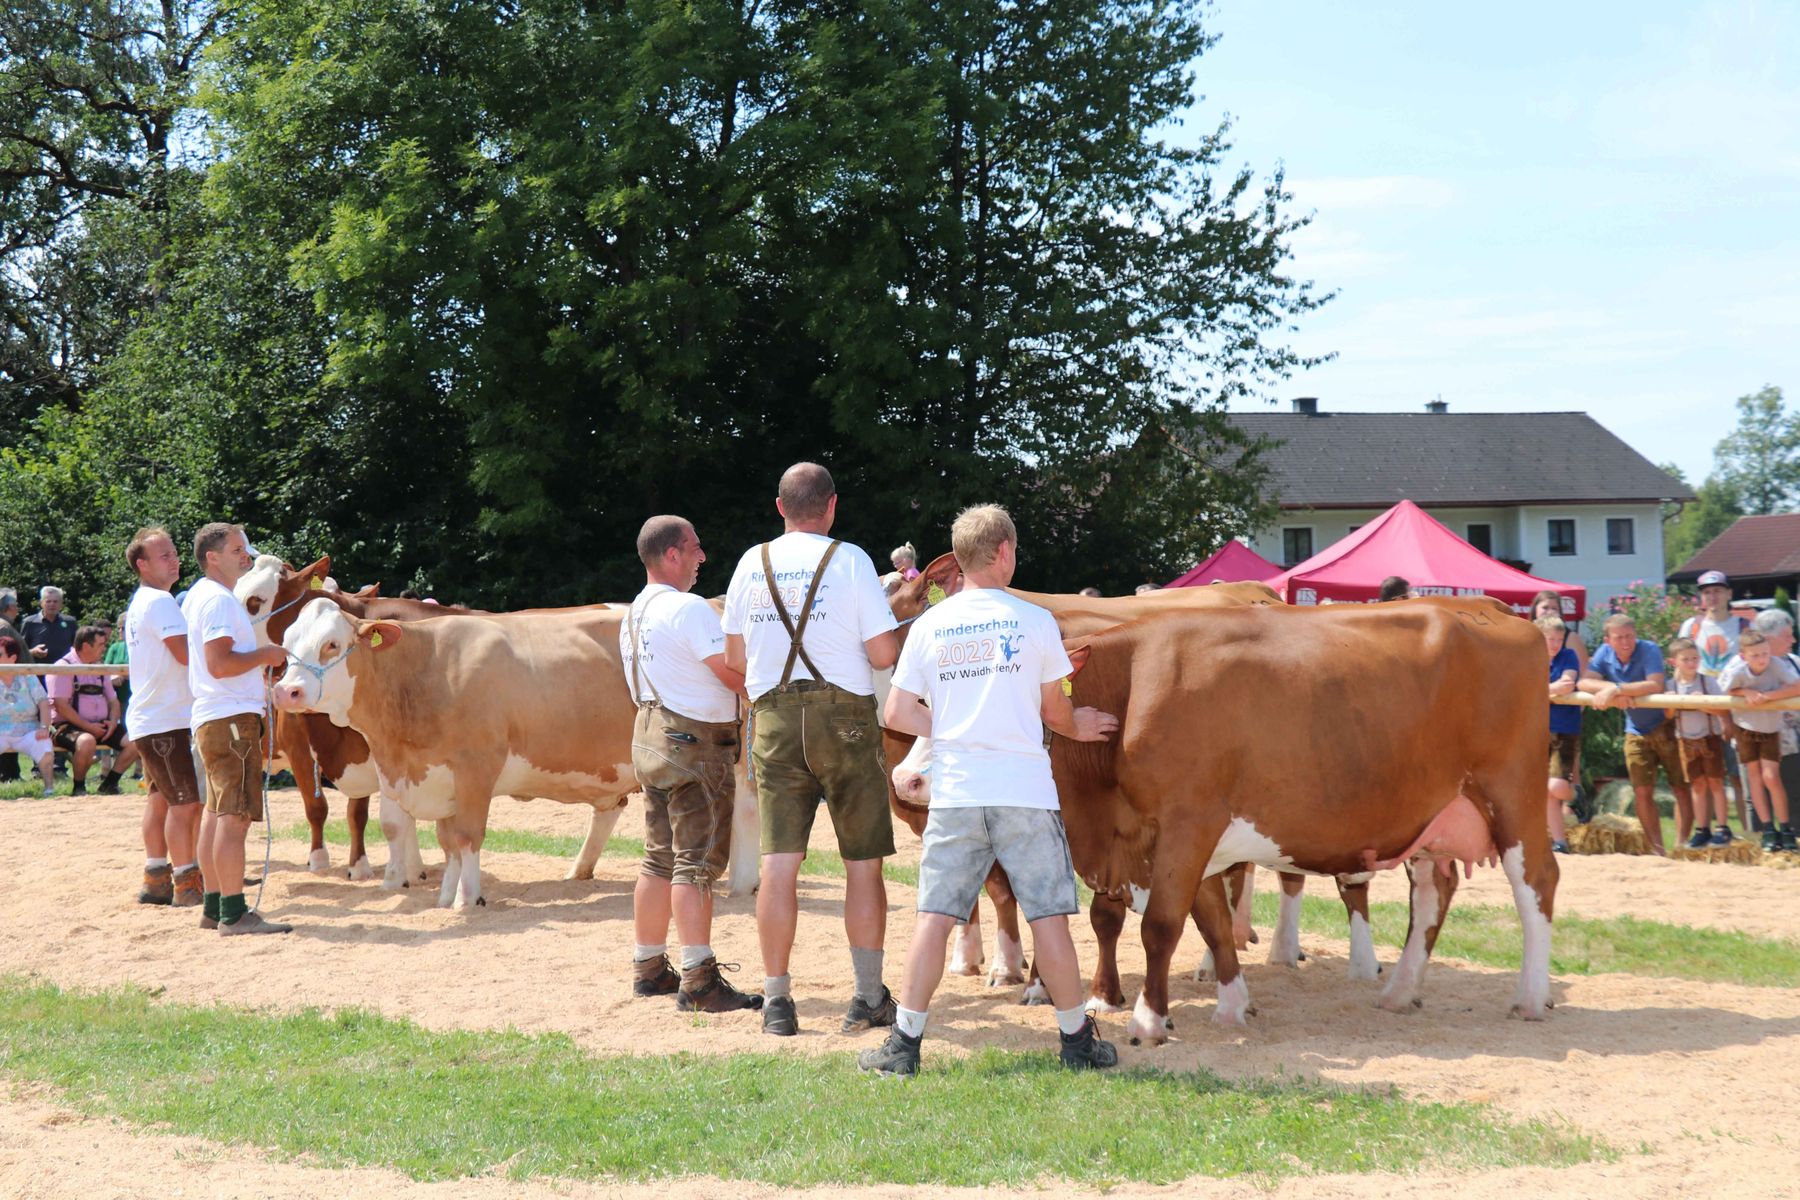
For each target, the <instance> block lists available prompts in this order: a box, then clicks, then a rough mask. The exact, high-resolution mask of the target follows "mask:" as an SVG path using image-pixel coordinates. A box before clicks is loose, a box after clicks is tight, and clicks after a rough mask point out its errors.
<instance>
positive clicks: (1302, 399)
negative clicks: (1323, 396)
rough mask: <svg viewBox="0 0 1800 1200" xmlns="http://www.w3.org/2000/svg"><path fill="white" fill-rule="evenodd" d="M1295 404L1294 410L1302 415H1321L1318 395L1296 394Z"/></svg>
mask: <svg viewBox="0 0 1800 1200" xmlns="http://www.w3.org/2000/svg"><path fill="white" fill-rule="evenodd" d="M1293 404H1294V411H1295V412H1297V413H1300V414H1301V415H1302V416H1308V417H1316V416H1318V415H1319V398H1318V397H1317V396H1295V397H1294V400H1293Z"/></svg>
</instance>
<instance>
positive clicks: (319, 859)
mask: <svg viewBox="0 0 1800 1200" xmlns="http://www.w3.org/2000/svg"><path fill="white" fill-rule="evenodd" d="M306 869H307V870H309V871H311V872H312V873H313V874H314V875H319V874H323V873H324V872H326V871H329V870H331V851H329V850H327V849H325V847H323V846H321V847H319V848H318V849H317V850H314V851H313V852H312V853H311V854H309V855H307V856H306Z"/></svg>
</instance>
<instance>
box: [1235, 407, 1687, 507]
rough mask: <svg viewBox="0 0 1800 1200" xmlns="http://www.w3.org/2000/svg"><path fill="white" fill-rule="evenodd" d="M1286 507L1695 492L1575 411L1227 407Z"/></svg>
mask: <svg viewBox="0 0 1800 1200" xmlns="http://www.w3.org/2000/svg"><path fill="white" fill-rule="evenodd" d="M1229 415H1230V419H1231V421H1232V422H1233V423H1235V424H1236V425H1237V426H1238V427H1239V428H1241V429H1243V430H1244V431H1245V432H1247V433H1250V434H1254V435H1258V436H1262V437H1267V438H1272V439H1277V440H1279V441H1281V442H1282V443H1283V444H1282V445H1279V446H1277V447H1275V448H1274V449H1272V450H1270V451H1268V452H1267V453H1266V454H1265V456H1264V461H1266V462H1267V463H1268V464H1269V465H1270V466H1271V467H1272V468H1274V480H1273V484H1274V489H1275V491H1276V492H1277V494H1278V496H1279V498H1280V501H1281V504H1282V505H1283V507H1288V508H1296V507H1299V508H1385V507H1387V506H1388V505H1391V504H1396V503H1398V502H1399V501H1401V500H1411V501H1414V502H1415V503H1418V504H1427V505H1440V506H1441V505H1446V504H1460V505H1487V504H1558V503H1561V504H1570V503H1576V504H1579V503H1596V502H1606V501H1610V502H1612V503H1624V502H1635V503H1652V502H1655V501H1660V500H1691V499H1693V497H1694V493H1693V492H1692V491H1691V490H1690V489H1689V488H1688V487H1687V486H1686V485H1685V484H1683V483H1681V482H1680V481H1679V480H1677V479H1676V478H1675V477H1673V476H1672V475H1670V474H1669V473H1668V472H1666V471H1664V470H1662V469H1661V468H1660V467H1658V466H1657V465H1656V464H1655V463H1653V462H1651V461H1650V460H1649V459H1647V458H1645V457H1644V456H1643V455H1641V454H1639V453H1638V452H1637V451H1636V450H1633V449H1632V448H1631V447H1630V446H1627V445H1626V444H1625V443H1624V442H1622V441H1620V440H1619V439H1618V438H1617V437H1616V436H1614V435H1613V434H1612V433H1611V432H1610V431H1608V430H1607V429H1606V427H1605V426H1603V425H1601V424H1600V423H1599V422H1598V421H1596V420H1594V419H1593V418H1592V417H1590V416H1588V415H1587V414H1586V413H1579V412H1545V413H1431V412H1421V413H1357V412H1321V413H1319V414H1317V415H1316V416H1308V415H1306V414H1303V413H1275V412H1270V413H1257V412H1251V413H1231V414H1229Z"/></svg>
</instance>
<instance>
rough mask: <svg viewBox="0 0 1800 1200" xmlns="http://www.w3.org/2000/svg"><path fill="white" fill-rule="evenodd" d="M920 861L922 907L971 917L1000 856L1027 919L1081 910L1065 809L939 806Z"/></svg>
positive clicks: (963, 918) (927, 822)
mask: <svg viewBox="0 0 1800 1200" xmlns="http://www.w3.org/2000/svg"><path fill="white" fill-rule="evenodd" d="M923 841H924V844H925V850H924V853H923V855H922V856H921V857H920V859H919V905H918V907H919V911H920V912H928V913H941V914H943V915H944V916H947V917H955V918H956V919H957V920H958V921H966V920H968V919H969V913H970V911H971V910H972V909H973V908H974V907H975V899H976V897H977V896H979V895H981V885H982V883H983V882H984V881H985V880H986V879H987V875H988V870H989V868H991V867H992V866H993V865H994V863H995V861H996V860H998V861H999V863H1000V866H1001V867H1002V868H1003V869H1004V870H1005V871H1006V877H1007V879H1008V880H1009V881H1010V882H1011V884H1012V892H1013V895H1014V896H1016V897H1017V898H1018V901H1019V908H1020V909H1021V910H1022V911H1023V912H1024V914H1025V919H1026V920H1027V921H1036V920H1040V919H1042V918H1044V917H1066V916H1068V915H1070V914H1071V913H1074V912H1075V911H1076V899H1075V865H1074V863H1072V862H1071V861H1070V860H1069V839H1068V836H1067V835H1066V834H1064V833H1063V822H1062V814H1061V813H1059V812H1054V811H1052V810H1050V809H1047V808H1014V807H1001V806H999V805H994V806H988V807H981V808H939V807H936V806H933V808H932V810H931V815H930V816H929V817H927V818H926V820H925V833H924V835H923Z"/></svg>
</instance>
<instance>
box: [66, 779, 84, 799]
mask: <svg viewBox="0 0 1800 1200" xmlns="http://www.w3.org/2000/svg"><path fill="white" fill-rule="evenodd" d="M69 795H71V796H85V795H87V780H85V779H77V780H75V782H73V783H71V784H70V785H69Z"/></svg>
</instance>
